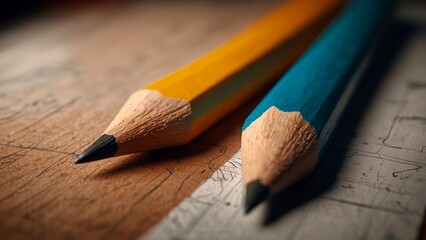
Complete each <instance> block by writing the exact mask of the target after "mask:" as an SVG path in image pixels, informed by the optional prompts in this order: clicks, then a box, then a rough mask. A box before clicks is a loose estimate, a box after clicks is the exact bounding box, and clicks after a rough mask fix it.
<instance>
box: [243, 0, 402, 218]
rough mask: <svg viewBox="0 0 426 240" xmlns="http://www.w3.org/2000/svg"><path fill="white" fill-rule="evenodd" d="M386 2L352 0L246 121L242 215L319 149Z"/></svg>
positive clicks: (309, 164) (303, 168)
mask: <svg viewBox="0 0 426 240" xmlns="http://www.w3.org/2000/svg"><path fill="white" fill-rule="evenodd" d="M393 5H394V4H393V1H391V0H354V1H352V2H351V3H350V4H349V5H348V6H347V7H346V9H344V11H343V12H342V13H341V14H340V15H339V16H338V18H337V19H336V20H335V21H334V22H333V23H332V24H331V25H330V26H329V27H328V28H327V29H326V31H325V32H324V33H323V34H322V36H321V37H320V38H319V39H318V40H317V41H315V42H314V44H313V45H312V46H311V47H310V49H308V50H307V52H306V53H305V54H304V55H303V56H302V57H301V58H300V59H299V60H298V61H297V62H296V63H295V64H294V66H293V67H292V68H291V69H290V70H289V71H288V72H287V73H286V74H285V75H284V76H283V77H282V78H281V79H280V80H279V82H278V83H277V84H276V85H275V86H274V87H273V88H272V90H271V91H270V92H269V93H268V94H267V95H266V97H265V98H264V99H263V100H262V101H261V102H260V104H259V105H258V106H257V107H256V108H255V109H254V111H253V112H252V113H251V114H250V115H249V116H248V118H247V119H246V121H245V123H244V125H243V133H242V140H241V142H242V143H241V151H242V163H243V182H244V184H245V186H246V203H245V210H246V212H249V211H250V210H251V209H252V208H254V207H255V206H256V205H258V204H259V203H260V202H262V201H264V200H266V199H267V198H268V197H270V196H271V195H273V194H275V193H277V192H279V191H281V190H283V189H285V188H287V187H288V186H289V185H291V184H293V183H295V182H297V181H299V180H300V179H302V178H304V177H306V176H307V175H308V174H309V173H311V172H312V170H313V169H314V168H315V166H316V165H317V163H318V161H319V160H320V159H321V157H323V155H324V153H326V151H327V147H328V145H329V142H330V140H331V136H332V135H333V132H334V129H335V126H336V124H337V123H338V122H339V119H340V117H341V115H342V112H343V110H344V108H345V107H346V105H347V103H348V101H349V99H350V97H351V95H352V94H353V92H354V89H355V88H356V86H357V84H358V83H359V80H360V79H361V78H360V76H359V75H360V73H361V72H362V71H363V69H364V68H365V65H366V63H367V62H368V58H367V57H366V53H367V52H370V50H371V48H372V42H373V39H375V37H376V35H377V32H379V30H380V29H381V28H382V27H383V26H384V24H385V23H386V19H387V17H388V16H389V13H390V12H391V9H392V6H393Z"/></svg>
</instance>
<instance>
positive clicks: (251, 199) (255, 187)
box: [244, 180, 269, 213]
mask: <svg viewBox="0 0 426 240" xmlns="http://www.w3.org/2000/svg"><path fill="white" fill-rule="evenodd" d="M268 197H269V189H268V187H266V186H265V185H263V184H262V183H260V181H258V180H256V181H253V182H251V183H249V184H248V185H247V190H246V201H245V205H244V211H245V213H249V212H250V211H251V210H252V209H253V208H255V207H256V206H257V205H259V203H261V202H263V201H265V200H266V199H267V198H268Z"/></svg>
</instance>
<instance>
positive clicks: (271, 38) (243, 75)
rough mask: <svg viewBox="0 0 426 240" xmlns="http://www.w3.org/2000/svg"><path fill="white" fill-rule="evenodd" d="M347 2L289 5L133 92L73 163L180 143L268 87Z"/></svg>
mask: <svg viewBox="0 0 426 240" xmlns="http://www.w3.org/2000/svg"><path fill="white" fill-rule="evenodd" d="M343 2H344V1H343V0H321V1H317V0H291V1H286V2H285V3H283V4H282V5H281V6H279V7H277V8H276V9H275V10H273V11H272V12H270V13H268V14H266V15H265V16H264V17H262V18H261V19H259V20H258V21H256V22H255V23H253V24H252V25H251V26H249V27H248V28H247V29H246V30H244V31H242V32H241V33H239V34H238V35H237V36H235V37H234V38H232V39H230V40H229V41H227V42H226V43H224V44H223V45H221V46H220V47H218V48H217V49H215V50H213V51H212V52H210V53H208V54H206V55H204V56H202V57H201V58H199V59H197V60H195V61H194V62H192V63H190V64H189V65H187V66H186V67H184V68H182V69H179V70H177V71H176V72H173V73H171V74H169V75H168V76H165V77H164V78H161V79H159V80H158V81H156V82H154V83H152V84H150V85H148V86H146V87H145V88H142V89H140V90H138V91H136V92H135V93H133V94H132V95H131V96H130V97H129V99H128V100H127V102H126V103H125V104H124V106H123V107H122V109H121V110H120V111H119V113H118V114H117V116H116V117H115V119H114V120H113V121H112V122H111V124H110V125H109V127H108V128H107V129H106V130H105V132H104V133H103V134H102V136H101V137H100V138H99V139H98V140H97V141H96V142H95V143H93V144H92V145H91V146H90V147H89V148H88V149H87V150H85V151H84V152H83V153H82V154H80V155H79V156H78V158H77V160H76V161H75V162H76V163H83V162H90V161H94V160H99V159H103V158H108V157H113V156H119V155H125V154H130V153H135V152H141V151H147V150H153V149H158V148H164V147H170V146H176V145H183V144H186V143H188V142H189V141H191V140H192V139H194V138H195V137H196V136H198V135H199V134H200V133H202V132H203V131H205V130H206V129H207V128H209V127H210V126H212V125H213V124H214V123H216V122H218V121H219V120H220V119H221V118H223V117H224V116H225V115H227V114H229V113H230V112H231V111H233V110H235V109H236V108H237V107H238V106H240V105H241V104H242V103H244V102H245V101H246V100H247V99H249V98H250V97H252V96H253V95H254V94H255V93H256V92H258V91H259V90H261V89H262V88H264V87H265V86H267V85H268V84H269V83H271V81H273V79H275V77H277V76H279V75H280V74H282V73H283V71H284V70H285V69H286V68H288V67H289V66H290V64H291V63H292V62H293V61H294V60H295V59H297V57H298V56H300V54H301V53H303V51H304V50H305V49H306V48H307V47H308V45H309V44H310V43H311V42H312V41H313V40H314V38H315V37H316V36H317V35H318V34H319V33H320V32H321V30H322V29H323V28H324V27H325V26H326V25H327V24H328V23H329V22H330V21H331V20H332V18H333V17H334V16H335V14H336V13H337V12H338V10H339V9H340V7H341V6H342V5H343Z"/></svg>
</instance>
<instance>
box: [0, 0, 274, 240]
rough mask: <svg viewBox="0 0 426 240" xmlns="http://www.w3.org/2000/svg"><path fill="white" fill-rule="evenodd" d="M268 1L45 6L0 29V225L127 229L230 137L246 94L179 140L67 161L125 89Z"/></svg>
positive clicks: (154, 211) (208, 45)
mask: <svg viewBox="0 0 426 240" xmlns="http://www.w3.org/2000/svg"><path fill="white" fill-rule="evenodd" d="M275 4H276V1H233V2H228V1H190V2H186V1H142V2H137V3H128V4H118V3H108V4H99V5H93V6H86V7H81V8H79V7H76V8H69V7H66V8H64V7H61V8H51V9H49V10H47V11H45V12H44V13H42V14H39V15H37V16H33V17H31V18H29V19H27V20H26V21H23V22H21V23H18V24H15V25H13V26H12V27H10V28H7V29H3V30H2V31H1V32H0V236H1V238H2V239H12V238H19V239H40V238H49V239H76V238H79V239H80V238H81V239H109V238H114V239H133V238H137V237H138V236H140V235H141V234H143V233H144V232H146V231H147V230H148V229H149V228H150V227H151V226H153V225H154V224H156V223H157V222H159V221H160V220H161V219H162V218H163V217H164V216H166V215H167V213H168V212H169V211H170V210H171V209H172V208H173V207H174V206H176V205H177V204H178V203H179V202H181V201H182V200H183V199H184V198H185V197H187V196H189V195H190V194H191V193H192V192H193V191H194V190H195V189H196V188H197V187H198V186H199V185H200V183H201V182H203V181H204V180H206V179H208V178H209V177H210V176H211V174H212V173H213V172H214V171H215V170H217V169H218V168H219V167H220V166H221V165H222V164H223V163H224V162H226V161H227V160H228V159H229V158H230V157H231V156H232V155H233V154H234V153H235V152H236V151H237V150H238V149H239V140H240V128H241V125H242V121H243V120H244V118H245V116H246V115H247V114H248V113H249V111H250V108H251V107H252V105H253V104H251V105H250V104H249V105H247V106H245V107H244V108H242V109H241V110H240V111H239V112H236V113H234V114H233V115H232V116H230V117H228V118H226V119H225V120H224V121H223V122H222V123H220V124H218V125H217V126H215V127H214V128H213V129H211V130H210V131H208V132H207V133H206V134H204V135H202V136H201V137H199V138H197V139H196V140H195V141H194V142H192V143H191V144H189V145H188V146H184V147H178V148H173V149H168V150H165V151H156V152H152V153H149V154H138V155H132V156H126V157H121V158H115V159H111V160H105V161H101V162H94V163H92V164H86V165H74V164H73V161H74V159H75V157H76V154H78V153H80V152H81V151H82V149H84V148H85V147H87V146H88V144H90V143H91V142H92V141H94V140H95V139H96V138H97V137H98V136H99V135H100V134H101V133H102V132H103V130H104V129H105V128H106V126H107V125H108V124H109V122H110V121H111V120H112V118H113V116H114V115H115V114H116V113H117V111H118V109H119V108H120V106H121V105H122V104H123V102H124V101H125V99H126V98H127V97H128V95H129V94H130V93H131V92H132V91H134V90H135V89H137V88H139V87H142V86H144V85H146V84H147V83H149V82H151V81H154V80H156V79H157V78H159V77H161V76H162V75H165V74H167V73H169V72H170V71H173V70H175V69H177V68H178V67H181V66H183V65H185V64H186V63H188V62H189V61H191V60H193V59H195V58H196V57H198V56H200V55H201V54H203V53H204V52H206V51H208V50H210V49H212V48H213V47H214V46H216V45H217V44H219V43H221V42H222V41H224V40H225V39H227V38H228V37H230V36H232V35H233V34H235V33H236V32H238V31H239V30H240V29H241V28H243V27H244V26H246V25H247V24H249V23H250V22H251V21H253V20H254V19H255V18H256V17H258V16H260V15H261V14H262V13H264V12H265V11H267V10H268V9H271V8H272V7H273V6H274V5H275Z"/></svg>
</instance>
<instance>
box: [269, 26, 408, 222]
mask: <svg viewBox="0 0 426 240" xmlns="http://www.w3.org/2000/svg"><path fill="white" fill-rule="evenodd" d="M414 30H415V27H414V26H413V25H409V24H407V23H400V22H398V23H397V22H394V23H392V24H390V27H389V28H388V30H387V31H386V33H385V35H384V38H383V41H382V42H381V43H380V45H379V47H378V49H377V50H376V52H375V54H374V56H373V58H372V60H371V63H370V65H369V66H368V68H367V70H366V72H365V73H364V75H363V78H364V79H363V81H362V83H361V84H360V86H359V91H358V94H357V95H356V96H355V97H354V98H353V99H352V101H351V103H350V104H349V106H348V109H351V110H350V111H348V112H346V115H345V116H344V118H343V121H342V124H341V125H340V129H341V130H340V131H339V132H338V133H337V134H336V138H335V140H336V139H339V141H341V140H342V139H344V140H345V141H344V142H345V143H343V145H342V143H341V142H339V148H338V149H336V148H333V145H335V144H332V147H331V148H330V150H329V151H328V153H327V155H326V156H325V159H323V160H322V161H321V163H320V164H319V166H317V169H316V171H314V173H312V174H311V175H310V176H309V177H307V178H305V179H304V180H302V181H300V182H298V183H297V184H295V185H293V186H292V187H290V188H288V189H286V190H284V191H281V192H280V193H278V194H276V195H275V196H274V197H272V198H271V199H270V200H269V201H268V202H267V205H266V212H265V215H264V219H263V224H264V225H265V226H267V225H271V224H273V223H274V222H275V221H277V220H278V219H280V218H281V217H282V216H284V215H286V214H287V213H289V212H291V211H292V210H294V209H296V208H299V207H301V206H303V205H304V204H306V203H308V202H310V201H311V200H313V199H316V198H318V197H320V196H321V195H322V194H323V193H325V192H327V191H329V190H331V188H332V187H333V184H334V183H335V181H336V178H337V173H338V172H339V169H340V168H341V167H342V165H343V163H344V161H345V157H346V151H345V150H344V149H347V147H348V145H349V140H350V139H351V138H352V137H353V136H354V134H355V130H356V129H357V127H358V125H359V124H360V122H361V120H362V119H363V117H364V114H365V112H364V109H366V108H367V106H368V105H369V103H370V102H371V99H372V97H373V96H374V95H375V92H376V91H377V89H378V87H379V86H380V84H381V82H382V80H383V78H384V76H385V74H386V73H387V71H388V69H389V67H390V66H391V64H392V63H393V62H394V60H395V57H396V56H397V55H398V53H399V52H400V50H401V49H402V47H403V46H404V43H405V42H406V40H407V39H408V37H409V36H410V35H411V34H412V32H413V31H414ZM343 130H344V131H343ZM321 172H322V173H323V174H321ZM324 172H326V175H324Z"/></svg>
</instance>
